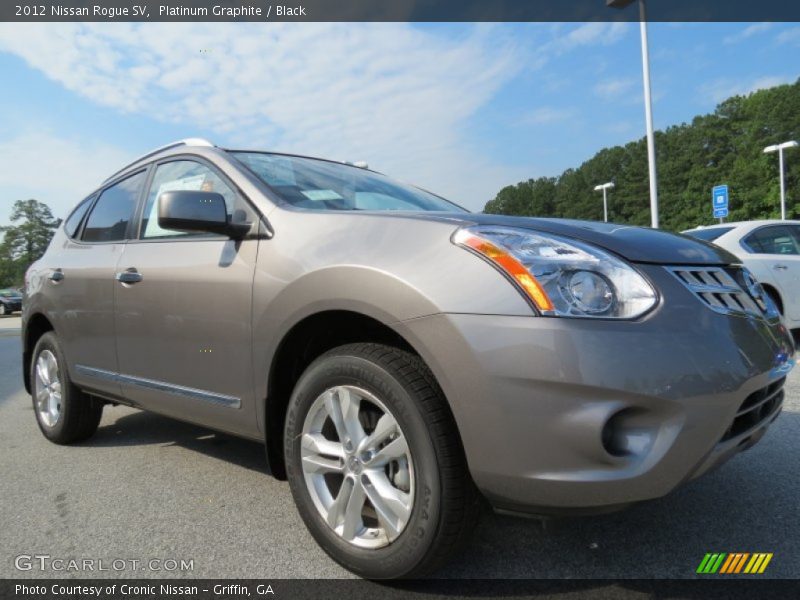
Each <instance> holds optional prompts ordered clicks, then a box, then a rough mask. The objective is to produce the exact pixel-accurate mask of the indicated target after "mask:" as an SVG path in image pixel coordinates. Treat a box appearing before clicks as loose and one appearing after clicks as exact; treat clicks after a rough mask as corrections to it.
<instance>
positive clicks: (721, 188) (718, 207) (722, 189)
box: [711, 185, 728, 219]
mask: <svg viewBox="0 0 800 600" xmlns="http://www.w3.org/2000/svg"><path fill="white" fill-rule="evenodd" d="M711 207H712V210H713V212H714V218H715V219H722V218H723V217H727V216H728V186H727V185H715V186H714V187H713V188H712V189H711Z"/></svg>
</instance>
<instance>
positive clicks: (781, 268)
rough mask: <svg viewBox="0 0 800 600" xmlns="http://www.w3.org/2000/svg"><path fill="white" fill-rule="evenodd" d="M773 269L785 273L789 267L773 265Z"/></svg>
mask: <svg viewBox="0 0 800 600" xmlns="http://www.w3.org/2000/svg"><path fill="white" fill-rule="evenodd" d="M772 268H773V269H775V270H776V271H785V270H786V269H788V268H789V267H787V266H786V265H772Z"/></svg>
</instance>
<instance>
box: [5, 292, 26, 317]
mask: <svg viewBox="0 0 800 600" xmlns="http://www.w3.org/2000/svg"><path fill="white" fill-rule="evenodd" d="M21 310H22V294H21V293H20V292H19V291H18V290H0V317H4V316H5V315H10V314H11V313H15V312H20V311H21Z"/></svg>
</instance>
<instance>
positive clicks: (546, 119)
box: [520, 106, 575, 125]
mask: <svg viewBox="0 0 800 600" xmlns="http://www.w3.org/2000/svg"><path fill="white" fill-rule="evenodd" d="M574 116H575V110H574V109H571V108H556V107H553V106H542V107H540V108H537V109H535V110H532V111H531V112H529V113H528V114H527V115H524V116H523V117H522V118H521V119H520V123H521V124H522V125H550V124H552V123H560V122H562V121H566V120H567V119H571V118H573V117H574Z"/></svg>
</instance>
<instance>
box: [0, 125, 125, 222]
mask: <svg viewBox="0 0 800 600" xmlns="http://www.w3.org/2000/svg"><path fill="white" fill-rule="evenodd" d="M133 158H134V157H133V156H132V155H131V154H130V153H128V152H125V151H124V150H121V149H119V148H117V147H115V146H113V145H110V144H105V143H97V142H92V141H90V140H85V139H77V138H65V137H59V136H57V135H54V134H53V133H52V132H49V131H45V130H30V131H26V132H23V133H20V134H18V135H15V136H13V137H9V138H5V137H4V138H3V139H2V140H0V164H2V165H3V168H2V169H0V189H2V190H3V197H2V198H0V201H2V202H3V203H4V204H6V203H7V204H8V207H9V208H10V205H11V203H12V202H13V201H15V200H24V199H27V198H36V199H37V200H40V201H42V202H45V203H46V204H48V205H49V206H50V208H51V209H52V210H53V214H54V215H55V216H56V217H62V218H63V217H65V216H66V214H67V213H68V212H69V210H70V209H71V208H72V207H74V206H75V205H76V204H77V203H78V201H79V200H81V199H82V198H83V197H85V196H86V195H87V194H88V193H89V192H91V191H92V190H93V189H95V188H96V187H97V186H98V185H99V184H100V182H101V181H103V179H105V178H106V177H108V176H109V175H111V174H112V173H113V172H115V171H116V170H117V169H119V168H120V167H122V166H123V165H124V164H125V163H127V162H128V161H130V160H132V159H133ZM7 217H8V215H7V214H5V212H4V213H3V214H0V219H3V220H5V219H6V218H7Z"/></svg>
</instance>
